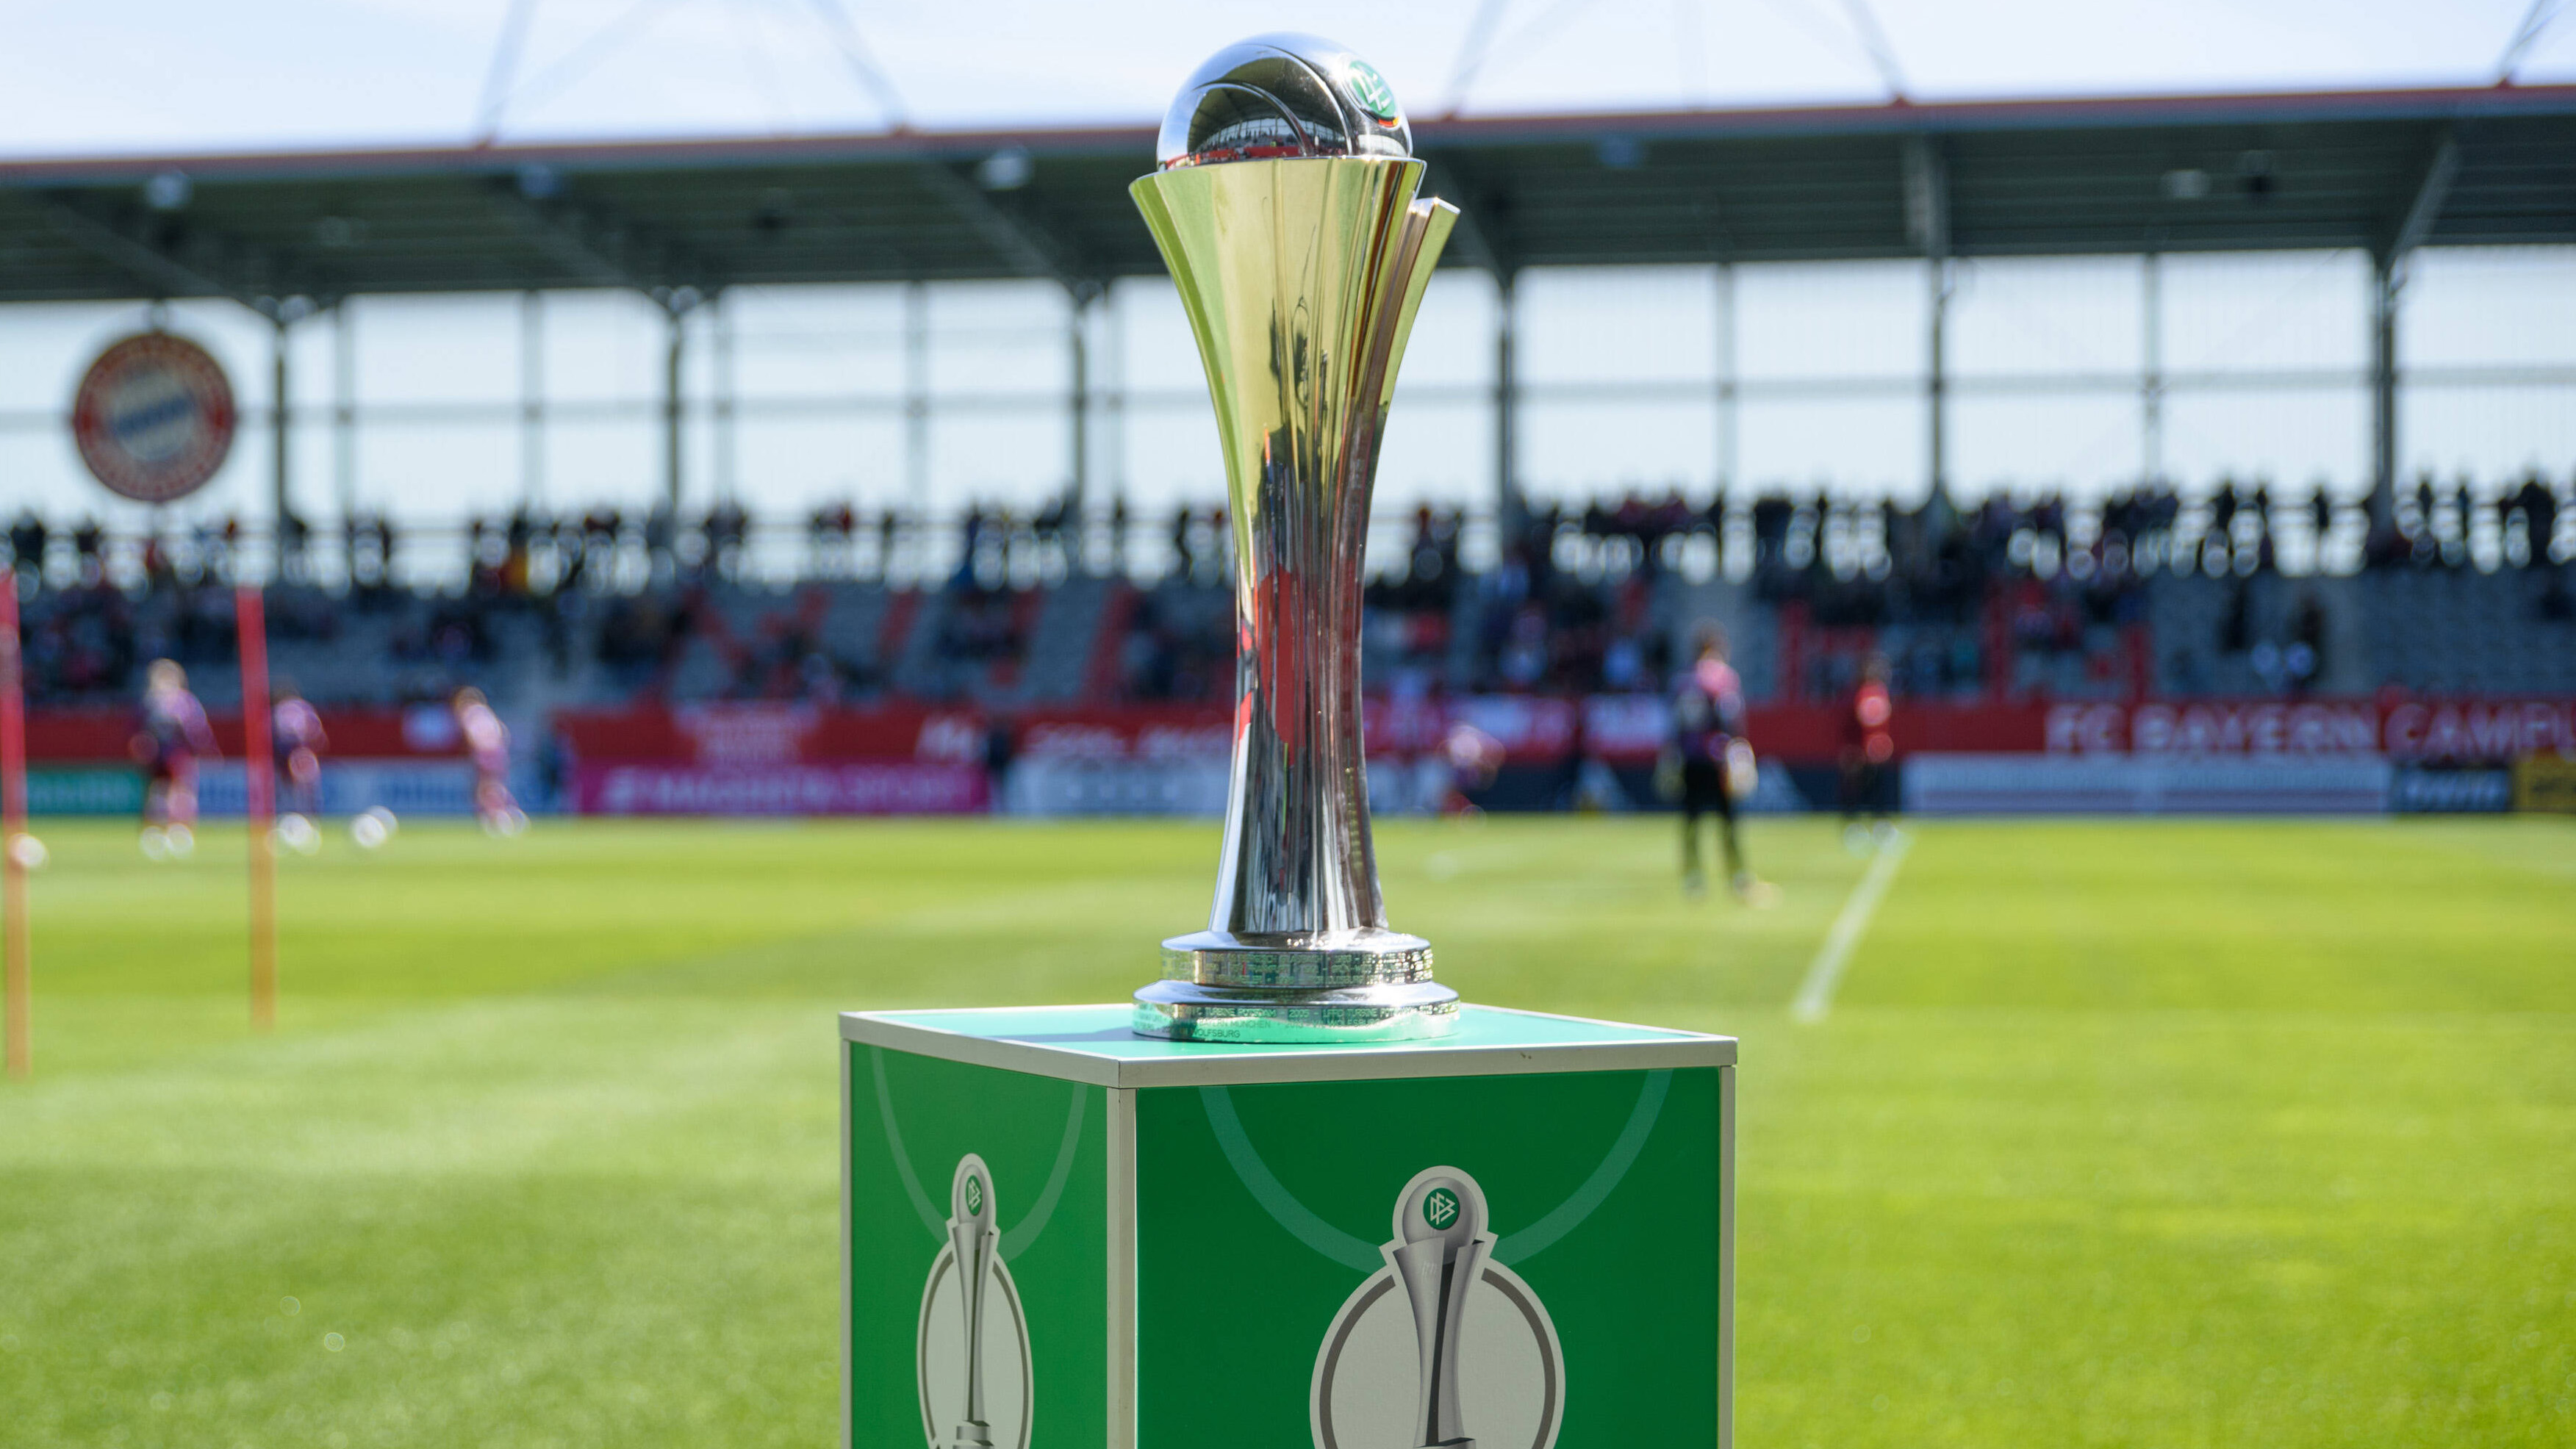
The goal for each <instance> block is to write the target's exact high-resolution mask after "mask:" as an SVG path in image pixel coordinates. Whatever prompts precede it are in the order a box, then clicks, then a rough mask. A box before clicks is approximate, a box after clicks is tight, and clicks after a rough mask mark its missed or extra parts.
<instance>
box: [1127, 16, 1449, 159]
mask: <svg viewBox="0 0 2576 1449" xmlns="http://www.w3.org/2000/svg"><path fill="white" fill-rule="evenodd" d="M1154 150H1155V159H1156V161H1157V163H1158V164H1159V165H1161V166H1162V167H1163V168H1164V169H1166V170H1169V169H1171V168H1173V167H1177V166H1202V165H1207V164H1210V163H1212V162H1219V161H1258V160H1267V159H1270V158H1273V157H1282V156H1393V157H1405V156H1410V155H1412V154H1413V128H1412V127H1411V126H1410V125H1408V124H1407V123H1406V121H1405V119H1404V107H1403V106H1401V105H1399V104H1397V102H1396V99H1395V88H1394V87H1392V86H1390V85H1388V84H1387V83H1386V77H1384V76H1382V75H1380V74H1378V72H1377V67H1375V66H1372V65H1370V64H1369V63H1368V62H1367V61H1365V60H1362V59H1360V58H1359V57H1358V56H1357V55H1354V54H1352V53H1351V51H1350V49H1349V47H1347V46H1342V45H1337V44H1335V43H1334V42H1332V41H1329V40H1326V39H1324V38H1322V37H1321V36H1315V35H1297V34H1289V33H1282V34H1276V35H1256V36H1254V37H1253V38H1251V39H1250V40H1241V41H1237V42H1235V43H1234V44H1232V45H1229V46H1227V47H1226V48H1225V49H1223V50H1220V51H1218V52H1217V53H1216V54H1214V55H1212V56H1210V57H1208V59H1207V62H1206V63H1205V64H1203V65H1201V66H1200V67H1199V68H1198V69H1197V70H1195V71H1193V72H1191V73H1190V78H1189V82H1188V83H1187V84H1186V85H1183V86H1182V87H1181V93H1180V94H1179V95H1178V96H1176V97H1174V98H1173V100H1172V106H1171V109H1170V110H1168V111H1165V112H1164V113H1163V130H1162V134H1161V136H1160V137H1158V138H1157V139H1156V143H1155V148H1154Z"/></svg>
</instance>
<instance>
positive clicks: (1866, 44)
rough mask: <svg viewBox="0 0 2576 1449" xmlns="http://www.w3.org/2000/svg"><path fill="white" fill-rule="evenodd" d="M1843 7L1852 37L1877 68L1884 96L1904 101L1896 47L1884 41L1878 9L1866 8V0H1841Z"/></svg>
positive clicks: (1885, 33)
mask: <svg viewBox="0 0 2576 1449" xmlns="http://www.w3.org/2000/svg"><path fill="white" fill-rule="evenodd" d="M1843 10H1844V12H1845V13H1846V14H1848V15H1849V16H1850V17H1851V27H1852V35H1853V38H1855V39H1857V40H1858V41H1859V42H1860V48H1861V50H1862V51H1863V52H1864V53H1865V54H1867V55H1868V56H1869V63H1870V64H1871V65H1872V66H1875V67H1876V68H1877V70H1878V79H1879V82H1880V83H1881V84H1882V85H1885V86H1886V87H1887V98H1888V99H1889V100H1892V101H1899V102H1902V101H1906V100H1908V99H1910V97H1908V96H1907V94H1906V88H1905V72H1904V71H1903V70H1901V69H1899V68H1898V66H1897V64H1896V47H1894V46H1892V45H1889V44H1888V43H1887V32H1886V31H1885V30H1883V29H1880V28H1879V24H1878V13H1877V12H1876V11H1874V10H1872V9H1870V8H1869V0H1843Z"/></svg>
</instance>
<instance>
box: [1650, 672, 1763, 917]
mask: <svg viewBox="0 0 2576 1449" xmlns="http://www.w3.org/2000/svg"><path fill="white" fill-rule="evenodd" d="M1693 652H1694V655H1695V658H1694V662H1693V663H1692V665H1691V667H1690V670H1689V672H1688V673H1686V674H1684V675H1683V676H1682V680H1681V686H1680V687H1679V688H1678V689H1676V690H1675V691H1674V693H1673V728H1672V739H1671V742H1670V743H1669V744H1668V745H1667V746H1666V747H1665V750H1664V758H1663V760H1662V761H1661V762H1660V763H1661V768H1660V769H1659V770H1658V772H1657V773H1658V774H1661V775H1664V776H1666V777H1667V778H1668V779H1669V780H1670V781H1671V783H1672V786H1673V787H1675V788H1677V789H1678V792H1679V794H1680V796H1681V806H1682V889H1683V890H1684V891H1686V892H1688V893H1689V894H1690V895H1692V896H1694V897H1697V896H1700V895H1702V894H1705V893H1706V892H1707V890H1708V878H1707V876H1706V875H1705V874H1703V873H1702V871H1701V869H1700V857H1699V821H1700V817H1701V816H1703V815H1708V814H1715V815H1716V816H1717V825H1718V841H1719V843H1720V844H1721V845H1722V846H1723V847H1724V848H1725V851H1726V874H1727V883H1728V886H1729V888H1730V889H1732V890H1733V891H1734V893H1735V898H1736V899H1737V900H1739V901H1742V902H1744V903H1745V904H1746V905H1748V906H1767V905H1770V904H1771V903H1772V902H1773V901H1775V900H1777V899H1779V894H1780V893H1779V891H1778V890H1777V889H1776V888H1775V887H1773V886H1772V885H1771V883H1770V882H1768V881H1765V880H1763V879H1761V878H1760V877H1758V876H1756V875H1755V874H1754V873H1753V872H1752V870H1751V869H1750V868H1749V867H1748V866H1746V865H1745V863H1744V847H1743V843H1742V841H1741V840H1740V839H1739V838H1738V836H1737V832H1736V828H1735V806H1736V802H1737V801H1738V800H1739V799H1740V798H1741V797H1743V796H1746V795H1749V794H1751V793H1752V791H1753V771H1754V763H1753V745H1752V743H1751V742H1750V741H1749V740H1747V739H1746V738H1745V735H1744V685H1743V682H1742V681H1741V680H1740V679H1738V678H1737V677H1736V673H1735V669H1734V667H1733V666H1731V665H1729V664H1728V663H1727V662H1726V634H1725V631H1724V630H1721V629H1720V628H1718V626H1717V625H1715V624H1702V625H1701V626H1700V628H1699V631H1698V635H1697V638H1696V648H1695V649H1694V651H1693Z"/></svg>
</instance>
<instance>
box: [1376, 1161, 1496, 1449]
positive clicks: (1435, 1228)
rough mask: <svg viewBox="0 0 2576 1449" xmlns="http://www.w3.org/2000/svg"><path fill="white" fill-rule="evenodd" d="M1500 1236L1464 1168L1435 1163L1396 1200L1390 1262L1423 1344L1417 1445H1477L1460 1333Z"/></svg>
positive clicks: (1462, 1448) (1455, 1448)
mask: <svg viewBox="0 0 2576 1449" xmlns="http://www.w3.org/2000/svg"><path fill="white" fill-rule="evenodd" d="M1493 1250H1494V1240H1493V1238H1492V1236H1491V1235H1490V1234H1488V1233H1487V1232H1486V1231H1485V1194H1484V1193H1483V1191H1482V1190H1480V1189H1479V1188H1478V1187H1477V1186H1476V1184H1475V1181H1474V1180H1473V1179H1471V1178H1469V1177H1468V1176H1467V1175H1466V1174H1464V1173H1459V1172H1451V1171H1447V1170H1445V1169H1441V1168H1433V1169H1432V1170H1431V1171H1429V1172H1426V1173H1424V1174H1422V1175H1421V1176H1420V1177H1417V1178H1415V1179H1414V1180H1413V1182H1412V1184H1411V1185H1410V1186H1408V1187H1407V1188H1406V1189H1405V1191H1404V1195H1403V1196H1402V1197H1399V1198H1397V1199H1396V1203H1395V1241H1394V1242H1391V1243H1389V1244H1387V1245H1386V1249H1385V1252H1386V1258H1387V1262H1388V1263H1390V1264H1392V1265H1393V1266H1394V1268H1395V1275H1396V1277H1397V1278H1398V1279H1400V1280H1402V1282H1403V1284H1404V1292H1405V1296H1406V1298H1407V1299H1408V1300H1410V1301H1411V1303H1412V1305H1413V1332H1414V1337H1415V1339H1416V1340H1417V1341H1418V1342H1419V1344H1420V1346H1421V1350H1422V1391H1421V1401H1420V1407H1419V1408H1418V1409H1417V1410H1416V1411H1415V1415H1414V1429H1415V1435H1416V1437H1415V1439H1414V1441H1413V1442H1414V1444H1415V1445H1416V1446H1418V1449H1476V1441H1475V1440H1473V1439H1470V1438H1468V1437H1467V1430H1466V1421H1465V1419H1464V1418H1463V1417H1461V1415H1460V1413H1459V1410H1458V1367H1459V1364H1460V1362H1461V1346H1460V1337H1461V1334H1462V1332H1463V1330H1464V1328H1465V1326H1466V1321H1467V1296H1468V1293H1469V1290H1471V1289H1473V1288H1474V1287H1475V1285H1476V1281H1477V1280H1478V1279H1479V1278H1481V1277H1483V1276H1484V1272H1485V1260H1486V1259H1488V1258H1490V1257H1491V1256H1493Z"/></svg>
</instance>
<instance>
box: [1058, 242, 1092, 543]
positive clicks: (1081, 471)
mask: <svg viewBox="0 0 2576 1449" xmlns="http://www.w3.org/2000/svg"><path fill="white" fill-rule="evenodd" d="M1092 300H1093V299H1092V298H1091V297H1088V296H1085V295H1083V294H1082V293H1080V292H1075V293H1073V294H1071V296H1070V298H1069V301H1070V311H1069V313H1068V314H1067V316H1066V319H1065V327H1064V335H1065V346H1066V349H1067V352H1068V356H1067V357H1066V359H1065V360H1066V362H1067V364H1068V367H1069V370H1070V372H1071V376H1070V378H1069V379H1068V381H1069V382H1070V384H1071V386H1070V387H1069V388H1068V389H1067V390H1066V397H1065V406H1066V411H1067V413H1068V415H1069V416H1070V418H1071V420H1072V423H1073V436H1072V438H1071V439H1070V440H1069V451H1070V453H1071V456H1070V457H1069V458H1068V459H1067V460H1066V461H1067V462H1068V463H1069V464H1070V465H1071V466H1070V468H1069V469H1068V470H1067V478H1066V482H1065V496H1064V532H1063V534H1062V536H1061V537H1060V539H1059V540H1058V541H1059V544H1060V546H1061V547H1062V548H1063V549H1064V556H1065V572H1067V573H1069V574H1073V575H1076V576H1079V575H1080V574H1081V573H1082V572H1083V546H1082V545H1083V528H1082V517H1083V513H1082V511H1083V509H1084V508H1085V507H1086V506H1088V505H1089V503H1090V501H1091V336H1090V332H1091V303H1092Z"/></svg>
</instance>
